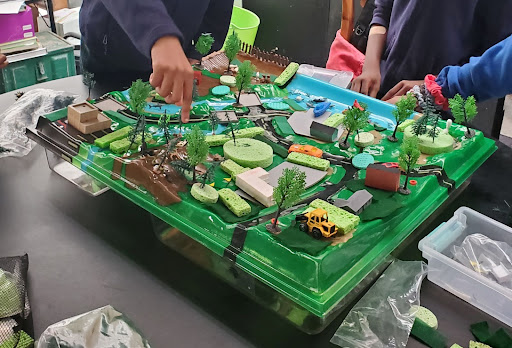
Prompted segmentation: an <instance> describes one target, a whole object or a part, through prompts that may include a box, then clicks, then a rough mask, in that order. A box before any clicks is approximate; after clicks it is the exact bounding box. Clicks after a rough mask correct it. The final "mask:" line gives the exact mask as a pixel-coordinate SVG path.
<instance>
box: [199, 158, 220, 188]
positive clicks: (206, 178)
mask: <svg viewBox="0 0 512 348" xmlns="http://www.w3.org/2000/svg"><path fill="white" fill-rule="evenodd" d="M218 165H219V162H213V163H212V164H211V166H210V167H209V168H208V169H207V170H206V172H204V174H203V175H201V188H204V186H205V185H206V183H207V182H210V181H213V180H214V179H215V169H216V168H217V167H218Z"/></svg>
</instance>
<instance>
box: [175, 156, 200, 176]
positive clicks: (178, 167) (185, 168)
mask: <svg viewBox="0 0 512 348" xmlns="http://www.w3.org/2000/svg"><path fill="white" fill-rule="evenodd" d="M170 164H171V167H172V168H173V169H174V170H175V171H176V172H177V173H178V174H181V175H183V176H185V173H187V172H190V171H193V170H194V167H192V166H191V165H190V164H189V163H188V161H187V160H183V159H180V160H176V161H172V162H171V163H170Z"/></svg>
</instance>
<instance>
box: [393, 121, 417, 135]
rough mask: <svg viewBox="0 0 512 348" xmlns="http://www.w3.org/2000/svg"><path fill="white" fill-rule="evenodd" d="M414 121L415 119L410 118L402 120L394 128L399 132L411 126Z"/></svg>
mask: <svg viewBox="0 0 512 348" xmlns="http://www.w3.org/2000/svg"><path fill="white" fill-rule="evenodd" d="M414 122H416V121H415V120H413V119H411V118H410V119H408V120H405V121H404V122H402V123H400V124H399V125H398V127H397V129H396V130H397V131H399V132H403V131H404V130H405V128H407V127H409V126H411V125H412V124H413V123H414Z"/></svg>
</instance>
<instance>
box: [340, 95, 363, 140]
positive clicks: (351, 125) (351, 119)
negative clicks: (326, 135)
mask: <svg viewBox="0 0 512 348" xmlns="http://www.w3.org/2000/svg"><path fill="white" fill-rule="evenodd" d="M359 105H360V106H361V108H358V107H354V106H351V107H349V108H348V110H347V111H346V112H345V117H344V118H343V121H342V122H341V123H342V125H343V126H344V127H345V129H346V130H347V135H346V136H345V139H344V140H343V141H340V146H342V147H344V148H348V147H349V146H350V145H349V144H348V137H349V136H350V134H352V132H356V133H357V134H359V130H360V129H362V128H364V127H365V126H366V125H367V124H368V118H369V117H370V112H369V111H368V106H367V105H366V104H365V103H359ZM340 140H341V139H340Z"/></svg>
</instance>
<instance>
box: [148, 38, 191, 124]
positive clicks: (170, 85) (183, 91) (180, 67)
mask: <svg viewBox="0 0 512 348" xmlns="http://www.w3.org/2000/svg"><path fill="white" fill-rule="evenodd" d="M151 59H152V61H153V73H152V74H151V77H150V78H149V82H150V83H151V85H152V86H153V87H155V89H156V91H157V92H158V94H160V95H161V96H162V97H163V98H165V102H166V103H169V104H176V105H180V106H181V107H182V108H181V119H182V121H183V122H188V120H189V117H190V105H191V104H192V85H193V83H194V71H193V70H192V67H191V66H190V63H189V61H188V59H187V57H186V56H185V53H184V52H183V49H182V47H181V43H180V40H179V39H178V38H176V37H174V36H164V37H162V38H160V39H158V40H157V41H156V42H155V44H154V45H153V47H152V48H151Z"/></svg>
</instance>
